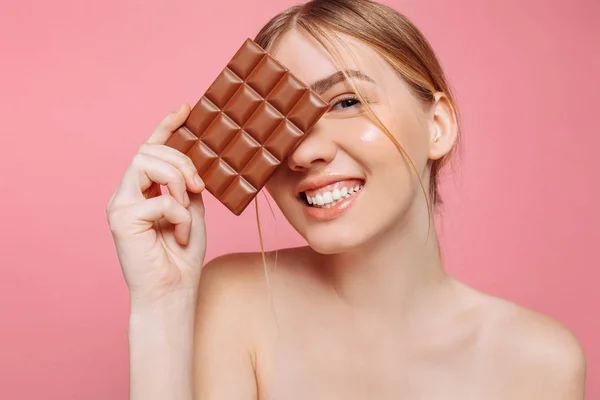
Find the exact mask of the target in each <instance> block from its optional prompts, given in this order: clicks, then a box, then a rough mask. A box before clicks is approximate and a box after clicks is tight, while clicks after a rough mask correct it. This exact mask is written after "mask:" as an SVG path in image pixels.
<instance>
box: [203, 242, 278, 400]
mask: <svg viewBox="0 0 600 400" xmlns="http://www.w3.org/2000/svg"><path fill="white" fill-rule="evenodd" d="M265 256H266V258H267V261H268V262H269V261H270V260H271V258H272V257H273V255H272V254H271V253H268V254H266V255H265ZM268 304H269V286H268V283H267V279H266V275H265V268H264V263H263V255H262V253H233V254H226V255H222V256H219V257H216V258H214V259H212V260H211V261H209V262H208V263H206V265H205V266H204V268H203V269H202V273H201V275H200V285H199V288H198V296H197V302H196V313H195V316H196V318H195V327H194V366H195V368H194V371H195V373H194V387H195V389H194V392H195V396H196V397H198V398H202V399H219V400H226V399H232V400H233V399H236V400H238V399H248V400H250V399H254V400H255V399H256V393H257V383H256V369H257V366H256V358H257V346H256V344H257V340H258V338H260V337H261V335H262V332H264V326H263V325H264V324H263V322H264V321H265V319H266V318H267V317H268V315H267V314H268V313H267V310H268V309H269V308H268ZM196 397H195V398H196Z"/></svg>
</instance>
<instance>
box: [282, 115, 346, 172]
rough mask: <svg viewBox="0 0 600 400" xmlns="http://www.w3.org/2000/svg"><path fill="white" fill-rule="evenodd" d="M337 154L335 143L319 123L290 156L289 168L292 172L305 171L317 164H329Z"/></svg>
mask: <svg viewBox="0 0 600 400" xmlns="http://www.w3.org/2000/svg"><path fill="white" fill-rule="evenodd" d="M336 152H337V146H336V144H335V142H334V141H333V140H331V138H328V136H327V135H326V134H325V129H323V125H322V123H321V122H317V124H316V125H315V126H314V127H313V129H312V130H310V131H309V132H308V133H307V134H306V137H305V138H304V139H303V140H302V141H301V142H300V144H299V145H298V146H296V148H295V149H294V150H293V151H292V152H291V153H290V155H289V156H288V166H289V168H290V169H291V170H292V171H304V170H307V169H309V168H311V167H313V166H315V165H317V164H329V163H330V162H331V161H332V160H333V159H334V157H335V155H336Z"/></svg>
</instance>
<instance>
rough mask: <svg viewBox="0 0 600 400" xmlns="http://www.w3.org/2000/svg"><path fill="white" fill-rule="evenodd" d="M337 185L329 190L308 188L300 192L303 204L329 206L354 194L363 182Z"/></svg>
mask: <svg viewBox="0 0 600 400" xmlns="http://www.w3.org/2000/svg"><path fill="white" fill-rule="evenodd" d="M338 186H339V187H334V188H330V189H329V190H308V191H306V192H303V193H301V194H300V197H301V198H302V199H303V200H304V202H305V204H306V205H308V206H309V207H313V208H331V207H333V206H335V205H336V204H338V203H341V202H342V201H344V200H346V199H348V198H350V197H352V196H354V195H356V194H357V193H358V192H360V191H361V190H362V188H363V187H364V183H363V182H361V183H353V184H349V183H348V182H344V183H341V184H340V185H338Z"/></svg>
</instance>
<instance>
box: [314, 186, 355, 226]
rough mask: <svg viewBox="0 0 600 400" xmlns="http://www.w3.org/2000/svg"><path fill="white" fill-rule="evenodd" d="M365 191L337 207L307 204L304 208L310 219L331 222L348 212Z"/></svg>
mask: <svg viewBox="0 0 600 400" xmlns="http://www.w3.org/2000/svg"><path fill="white" fill-rule="evenodd" d="M363 190H364V187H363V188H362V189H361V190H360V191H358V192H357V193H354V194H353V195H352V196H350V197H348V198H347V199H344V200H342V201H340V202H339V203H337V204H336V205H334V206H332V207H329V208H321V207H313V206H309V205H308V204H306V203H305V204H304V207H305V210H306V213H307V214H308V216H309V217H310V218H312V219H315V220H317V221H330V220H332V219H335V218H338V217H339V216H340V215H342V214H343V213H345V212H346V211H348V209H349V208H350V206H352V204H353V203H354V202H355V201H356V199H358V197H359V196H360V195H361V193H362V191H363Z"/></svg>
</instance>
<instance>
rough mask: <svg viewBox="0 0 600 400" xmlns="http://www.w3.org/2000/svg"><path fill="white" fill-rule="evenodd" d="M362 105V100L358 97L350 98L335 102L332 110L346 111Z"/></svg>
mask: <svg viewBox="0 0 600 400" xmlns="http://www.w3.org/2000/svg"><path fill="white" fill-rule="evenodd" d="M356 105H360V100H358V98H357V97H356V96H348V97H345V98H342V99H340V100H338V101H336V102H335V104H334V105H333V106H332V107H331V109H332V110H340V109H341V110H344V109H349V108H352V107H354V106H356Z"/></svg>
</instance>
